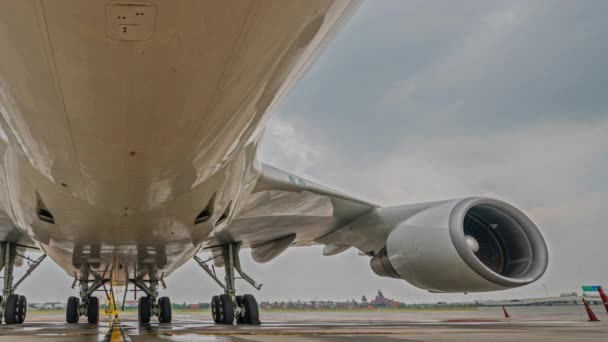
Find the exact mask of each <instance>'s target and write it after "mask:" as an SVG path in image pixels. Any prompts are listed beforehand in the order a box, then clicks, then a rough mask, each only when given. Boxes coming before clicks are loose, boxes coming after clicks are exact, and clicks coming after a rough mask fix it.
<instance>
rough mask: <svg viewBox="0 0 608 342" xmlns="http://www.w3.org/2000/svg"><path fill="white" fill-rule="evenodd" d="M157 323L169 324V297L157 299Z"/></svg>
mask: <svg viewBox="0 0 608 342" xmlns="http://www.w3.org/2000/svg"><path fill="white" fill-rule="evenodd" d="M158 307H159V309H160V312H159V314H158V321H159V322H160V323H171V300H170V299H169V297H160V298H159V299H158Z"/></svg>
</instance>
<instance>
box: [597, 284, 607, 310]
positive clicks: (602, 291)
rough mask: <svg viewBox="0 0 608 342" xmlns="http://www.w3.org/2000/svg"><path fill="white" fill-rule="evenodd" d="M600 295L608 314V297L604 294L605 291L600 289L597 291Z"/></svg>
mask: <svg viewBox="0 0 608 342" xmlns="http://www.w3.org/2000/svg"><path fill="white" fill-rule="evenodd" d="M597 290H598V291H599V293H600V297H602V302H603V303H604V307H605V308H606V312H608V296H606V293H604V289H602V288H601V287H598V289H597Z"/></svg>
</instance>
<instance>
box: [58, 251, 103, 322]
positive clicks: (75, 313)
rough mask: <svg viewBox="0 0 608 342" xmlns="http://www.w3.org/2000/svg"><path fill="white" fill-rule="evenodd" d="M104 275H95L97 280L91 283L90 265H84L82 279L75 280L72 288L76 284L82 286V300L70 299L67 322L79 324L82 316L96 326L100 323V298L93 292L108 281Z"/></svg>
mask: <svg viewBox="0 0 608 342" xmlns="http://www.w3.org/2000/svg"><path fill="white" fill-rule="evenodd" d="M104 273H105V272H104ZM104 275H105V274H104ZM104 275H102V276H99V275H98V274H96V273H93V276H94V278H95V280H93V281H91V280H89V265H88V264H87V263H83V264H82V266H81V268H80V278H75V279H74V284H73V285H72V288H74V286H75V285H76V283H78V284H79V285H80V298H79V297H74V296H72V297H70V298H68V303H67V305H66V310H65V320H66V322H68V323H78V321H79V319H80V316H87V321H88V322H89V323H93V324H96V323H98V322H99V298H97V297H95V296H93V292H95V291H96V290H97V289H98V288H100V287H101V286H103V285H104V284H105V283H106V282H107V281H108V280H106V279H104Z"/></svg>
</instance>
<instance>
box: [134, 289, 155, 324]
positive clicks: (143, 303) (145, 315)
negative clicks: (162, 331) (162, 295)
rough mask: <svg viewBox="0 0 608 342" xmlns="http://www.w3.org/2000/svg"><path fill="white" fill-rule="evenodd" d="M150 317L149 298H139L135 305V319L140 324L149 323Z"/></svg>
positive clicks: (150, 306)
mask: <svg viewBox="0 0 608 342" xmlns="http://www.w3.org/2000/svg"><path fill="white" fill-rule="evenodd" d="M151 315H152V305H151V303H150V298H149V297H147V296H146V297H139V302H138V303H137V319H138V320H139V323H140V324H148V323H150V316H151Z"/></svg>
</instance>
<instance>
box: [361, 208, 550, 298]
mask: <svg viewBox="0 0 608 342" xmlns="http://www.w3.org/2000/svg"><path fill="white" fill-rule="evenodd" d="M416 208H417V210H416V212H415V213H414V214H413V215H411V216H409V217H408V218H406V219H405V220H404V221H403V222H402V223H401V224H399V225H398V226H397V227H396V228H395V229H394V230H393V231H392V232H391V233H390V234H389V235H388V238H387V241H386V248H385V249H383V250H382V251H381V252H380V253H378V254H377V255H375V256H374V257H373V258H372V260H371V267H372V269H373V270H374V272H375V273H376V274H378V275H380V276H384V277H393V278H400V279H404V280H406V281H408V282H410V283H411V284H413V285H415V286H417V287H420V288H423V289H427V290H429V291H432V292H473V291H494V290H502V289H506V288H513V287H519V286H523V285H526V284H529V283H532V282H534V281H536V280H537V279H539V278H540V277H541V276H542V275H543V274H544V272H545V270H546V268H547V264H548V252H547V246H546V244H545V241H544V239H543V237H542V235H541V234H540V232H539V230H538V228H537V227H536V226H535V225H534V223H533V222H532V221H531V220H530V219H529V218H528V217H527V216H526V215H525V214H524V213H522V212H521V211H520V210H518V209H517V208H515V207H513V206H512V205H510V204H508V203H505V202H502V201H499V200H495V199H490V198H479V197H475V198H467V199H463V200H451V201H445V202H436V203H430V204H429V205H428V206H421V205H416ZM404 211H406V212H407V211H408V208H407V206H406V207H404Z"/></svg>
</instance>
